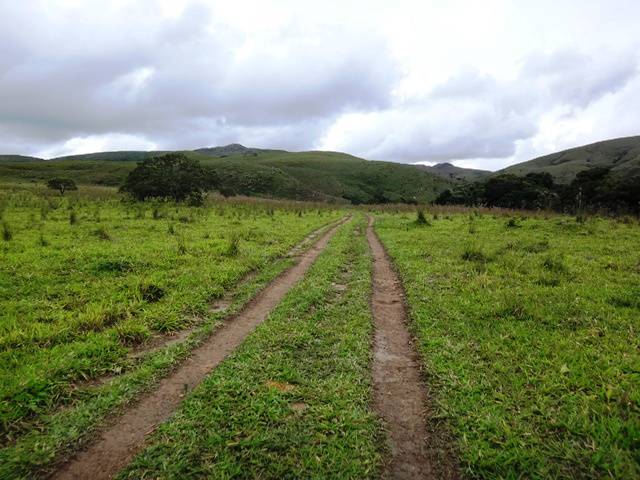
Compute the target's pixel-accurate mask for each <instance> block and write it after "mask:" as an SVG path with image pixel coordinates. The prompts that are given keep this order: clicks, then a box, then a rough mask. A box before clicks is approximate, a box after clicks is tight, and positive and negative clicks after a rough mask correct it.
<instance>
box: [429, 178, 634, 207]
mask: <svg viewBox="0 0 640 480" xmlns="http://www.w3.org/2000/svg"><path fill="white" fill-rule="evenodd" d="M435 203H436V204H440V205H466V206H487V207H502V208H518V209H526V210H539V209H544V210H556V211H560V212H566V213H580V212H597V211H606V212H607V213H620V214H624V213H632V214H635V215H640V176H635V177H628V178H627V177H620V176H618V175H615V174H613V172H612V171H611V169H610V168H604V167H595V168H591V169H589V170H583V171H581V172H579V173H578V174H577V175H576V177H575V178H574V179H573V181H572V182H571V183H569V184H558V183H555V182H554V180H553V176H551V174H549V173H529V174H527V175H525V176H517V175H513V174H503V175H498V176H495V177H491V178H489V179H487V180H484V181H479V182H476V183H466V184H461V185H459V186H457V187H455V188H453V189H450V190H445V191H444V192H442V193H441V194H440V195H439V196H438V198H437V199H436V201H435Z"/></svg>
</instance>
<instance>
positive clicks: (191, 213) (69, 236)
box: [0, 192, 342, 465]
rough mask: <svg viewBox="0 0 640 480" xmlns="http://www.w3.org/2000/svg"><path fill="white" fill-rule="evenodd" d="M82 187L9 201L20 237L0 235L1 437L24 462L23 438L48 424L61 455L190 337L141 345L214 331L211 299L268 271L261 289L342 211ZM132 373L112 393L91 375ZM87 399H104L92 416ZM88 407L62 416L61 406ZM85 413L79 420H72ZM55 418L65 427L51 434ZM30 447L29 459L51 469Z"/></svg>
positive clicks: (5, 210) (49, 443)
mask: <svg viewBox="0 0 640 480" xmlns="http://www.w3.org/2000/svg"><path fill="white" fill-rule="evenodd" d="M81 194H82V192H80V195H79V196H75V197H71V196H70V197H69V198H68V199H65V200H59V199H53V198H51V197H41V196H38V195H33V194H29V192H21V193H19V194H11V195H6V196H4V197H2V200H3V203H2V205H3V207H2V209H0V210H1V211H2V220H3V222H6V224H7V225H9V226H10V229H11V238H10V239H8V240H6V239H5V240H0V242H1V243H0V257H1V260H2V261H1V262H0V301H1V302H2V306H3V308H2V310H1V311H0V433H1V434H2V435H1V443H2V444H5V445H8V446H10V447H11V446H12V445H13V444H14V443H15V442H16V441H18V444H19V445H18V447H17V448H18V450H20V448H22V450H20V452H21V453H20V452H18V450H15V449H13V450H11V448H13V447H11V448H10V449H9V450H10V451H9V450H7V451H3V453H2V456H3V457H4V459H5V461H6V459H7V458H12V459H13V460H16V459H17V458H18V457H19V456H21V458H20V459H17V460H16V464H21V462H22V463H24V462H27V463H29V462H31V460H30V459H28V458H27V457H28V456H29V453H28V448H26V447H24V448H23V447H20V441H21V440H22V436H24V435H27V436H28V435H32V436H33V435H34V430H37V432H36V434H35V437H33V438H36V437H37V438H40V437H38V435H39V434H40V433H41V432H42V431H44V432H45V433H44V435H45V437H46V436H47V435H48V437H47V438H46V439H45V440H42V438H40V440H41V441H39V443H38V442H36V443H37V444H38V447H37V448H39V449H41V450H42V451H46V455H49V456H53V455H55V454H57V453H58V452H59V451H60V450H61V449H64V448H66V443H68V442H69V441H76V440H77V439H79V438H80V437H81V436H82V435H83V434H84V433H86V432H84V431H83V430H86V429H87V428H88V427H89V426H90V425H93V424H94V423H95V422H96V421H97V420H98V419H99V417H100V415H102V414H103V413H104V412H106V411H107V410H108V409H109V408H111V407H113V406H114V405H115V404H117V403H118V402H121V401H126V400H127V395H128V394H133V393H134V392H137V391H139V389H140V388H142V387H144V386H145V385H149V384H151V383H153V381H155V380H156V379H157V376H158V375H160V374H161V373H162V372H163V371H166V369H167V368H169V367H170V366H171V365H172V364H174V363H175V361H177V360H178V359H179V358H178V357H180V356H181V355H182V356H184V354H185V353H186V352H187V351H188V348H189V345H187V346H186V347H182V346H180V347H179V348H176V349H173V350H172V352H173V353H171V352H169V353H168V354H166V355H164V356H162V355H161V356H160V357H158V358H157V359H156V360H152V361H150V363H149V364H148V365H146V366H144V365H143V366H142V367H140V366H139V365H138V364H137V363H135V362H132V360H131V359H130V358H129V357H128V356H127V353H128V352H129V351H130V350H131V348H133V347H135V346H137V345H138V344H140V343H144V342H145V340H146V339H148V338H149V337H150V336H152V335H157V334H160V333H165V332H171V331H177V330H181V329H184V328H186V327H190V326H198V325H202V327H203V328H205V329H206V328H209V329H210V328H213V326H214V324H215V320H219V317H220V314H217V315H215V314H211V312H209V311H208V306H209V303H210V301H212V300H213V299H215V298H218V297H220V296H222V295H223V293H225V292H226V291H228V290H229V289H233V288H234V286H235V285H236V284H237V283H238V281H239V280H240V279H241V278H243V277H244V276H245V275H246V274H247V273H248V272H250V271H254V270H257V271H264V272H267V273H268V274H269V275H267V277H262V276H258V279H261V280H260V281H262V283H264V282H265V281H267V280H268V278H273V276H275V275H276V274H277V273H278V272H279V271H281V269H282V268H284V266H286V265H287V264H288V262H287V261H284V262H275V263H274V259H277V258H279V257H281V256H282V255H284V254H285V253H287V252H288V251H289V249H290V248H291V247H292V246H293V245H294V244H295V243H297V242H298V241H300V240H301V239H302V238H303V237H304V236H305V235H306V234H308V233H309V232H310V231H312V230H314V229H317V228H319V227H320V226H322V225H325V224H327V223H328V222H330V221H333V220H335V219H337V218H339V217H340V216H341V215H342V213H341V212H338V211H334V210H328V209H327V210H317V209H313V210H311V209H308V210H303V209H301V208H303V207H302V206H297V207H296V209H293V208H277V207H274V205H273V204H264V205H260V204H259V203H254V204H246V205H231V204H227V203H224V202H223V203H220V204H213V205H209V206H208V207H204V208H193V207H184V206H180V205H172V204H160V205H155V206H153V205H142V204H131V205H130V204H122V203H120V202H118V201H112V200H100V201H94V200H91V199H87V198H84V197H82V195H81ZM154 211H155V214H154ZM74 216H75V219H76V220H75V223H74V222H71V219H72V218H73V217H74ZM254 283H255V282H254ZM254 283H252V285H253V284H254ZM256 285H257V284H256ZM251 291H255V289H254V290H251ZM241 293H242V290H239V291H238V295H240V297H242V295H241ZM240 297H238V298H240ZM245 297H246V295H245ZM242 298H244V297H242ZM205 333H206V332H205ZM196 337H197V335H196V336H195V337H194V339H196V340H197V338H196ZM194 341H195V340H194ZM129 373H131V374H132V376H131V377H129V380H130V381H129V380H123V381H121V380H118V382H120V384H119V385H112V384H108V385H107V386H106V387H105V389H104V390H102V389H101V388H102V387H101V388H94V387H92V385H91V382H90V380H91V379H94V378H98V377H100V376H104V375H114V376H116V378H118V379H119V377H121V376H125V374H129ZM118 382H116V383H118ZM85 387H86V388H85ZM96 392H97V393H96ZM130 396H131V395H130ZM98 397H99V399H98V400H97V401H96V400H95V398H98ZM87 399H91V401H92V402H94V403H92V404H91V406H90V407H87V408H88V410H87V411H86V412H85V411H83V410H82V408H85V407H86V405H84V404H82V402H83V401H85V400H87ZM78 402H80V404H82V405H80V404H78ZM78 405H80V407H79V409H76V410H73V411H72V412H71V413H69V411H66V412H65V414H64V416H63V417H62V418H57V417H55V416H56V411H57V409H58V408H59V407H60V406H67V408H69V406H72V407H74V408H75V407H78ZM88 411H90V413H87V412H88ZM74 415H76V417H77V418H76V419H77V420H78V421H77V422H76V423H74V422H73V421H72V422H67V421H66V420H65V419H67V418H71V417H74ZM54 417H55V418H54ZM56 422H58V423H56ZM56 425H64V428H66V429H67V430H68V431H67V432H66V433H68V435H67V436H66V437H65V436H64V435H62V437H60V436H59V435H58V436H57V434H56V433H52V432H54V430H55V429H56V428H57V427H56ZM59 430H60V429H59ZM58 433H61V434H63V433H65V432H64V431H63V430H60V431H59V432H58ZM65 435H66V434H65ZM29 438H31V437H29ZM29 441H30V440H28V439H27V440H26V441H25V442H23V443H22V444H21V445H23V446H24V445H27V444H28V443H29ZM44 444H46V445H45V447H43V445H44ZM34 445H35V444H34ZM32 446H33V445H32ZM17 452H18V453H17ZM31 454H32V456H33V457H34V458H33V462H31V463H33V464H37V465H41V464H43V463H45V461H44V460H43V458H42V456H39V454H37V452H33V451H32V452H31ZM13 460H12V461H13ZM5 461H3V462H0V463H3V464H5V465H6V463H5Z"/></svg>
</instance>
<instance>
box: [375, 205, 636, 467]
mask: <svg viewBox="0 0 640 480" xmlns="http://www.w3.org/2000/svg"><path fill="white" fill-rule="evenodd" d="M376 228H377V231H378V233H379V235H380V237H381V239H382V241H383V242H384V243H385V245H386V247H387V249H388V252H389V254H390V255H391V256H392V258H393V260H394V262H395V263H396V266H397V268H398V270H399V273H400V275H401V277H402V280H403V283H404V287H405V290H406V293H407V302H408V307H409V310H410V315H411V322H412V328H413V331H414V334H415V336H416V337H417V339H418V341H419V347H420V351H421V353H422V355H423V359H424V363H425V371H426V372H427V382H428V384H429V385H430V386H431V388H432V389H433V391H434V395H435V398H436V410H437V414H436V415H435V417H434V418H435V419H436V420H437V421H438V422H439V423H440V424H441V425H445V426H446V427H447V428H448V429H449V433H450V434H451V435H452V437H453V438H454V443H455V444H456V447H457V449H458V452H459V456H460V459H461V462H462V464H463V469H464V470H465V471H466V474H467V475H468V476H469V477H472V478H521V477H522V476H524V477H527V478H604V477H607V478H638V476H640V339H639V338H640V337H639V336H638V333H639V329H640V323H639V321H638V318H639V315H640V250H639V249H638V245H640V227H639V226H638V223H637V221H636V220H633V219H617V220H616V219H602V218H577V219H576V218H574V217H566V216H549V217H545V216H543V215H530V216H528V217H527V216H508V215H504V214H503V215H493V214H490V213H489V214H488V213H486V212H485V213H480V212H467V213H458V214H450V213H448V212H447V211H440V213H438V212H437V211H436V213H435V214H433V215H430V214H427V215H425V218H424V222H421V223H417V222H416V215H415V213H400V214H384V215H382V218H380V219H379V221H378V223H377V225H376Z"/></svg>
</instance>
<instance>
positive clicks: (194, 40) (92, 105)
mask: <svg viewBox="0 0 640 480" xmlns="http://www.w3.org/2000/svg"><path fill="white" fill-rule="evenodd" d="M0 8H4V11H2V12H0V13H2V14H4V15H2V16H1V18H2V20H0V27H3V26H4V24H5V23H13V24H15V23H22V22H24V21H26V17H29V16H30V15H34V16H33V17H30V18H29V21H30V22H31V24H32V25H34V27H35V30H36V31H34V36H35V37H38V35H41V38H42V39H43V40H42V41H41V42H38V41H34V40H33V39H29V38H19V37H18V38H11V40H12V41H14V43H17V44H21V45H22V47H21V48H22V51H23V52H29V53H28V54H24V55H20V56H15V55H14V56H13V57H12V58H10V59H8V60H7V57H5V59H4V60H3V61H4V62H6V64H5V63H2V64H0V65H2V67H3V69H4V74H3V75H2V76H0V104H1V105H2V110H1V111H0V147H1V149H2V150H6V149H7V147H12V146H13V147H15V145H26V146H28V148H27V151H28V152H33V151H36V150H38V149H40V148H42V146H43V145H46V144H50V143H52V142H63V141H65V140H67V139H69V138H72V137H75V136H85V135H95V134H107V133H110V132H121V133H127V134H133V135H140V136H143V137H145V138H148V139H150V140H153V141H155V142H156V143H158V144H159V145H160V146H161V147H162V148H171V147H173V146H175V145H184V146H185V147H187V146H188V147H197V146H201V145H208V144H212V143H214V142H215V141H216V139H217V138H220V139H222V138H224V139H228V140H229V141H243V142H246V143H250V142H251V141H252V140H251V139H256V142H258V141H262V142H263V143H267V142H273V145H278V146H280V145H282V146H285V145H289V146H298V147H300V148H304V147H307V148H308V147H309V146H310V145H313V144H314V143H315V141H316V140H317V139H318V138H319V137H320V136H321V134H322V131H323V129H325V128H326V127H327V126H328V125H329V123H330V122H331V121H332V120H333V119H335V118H336V117H337V116H338V115H340V114H341V113H343V112H345V111H353V110H358V109H372V108H381V107H385V106H388V105H389V99H390V91H391V89H392V87H393V85H394V84H395V82H397V80H398V79H399V72H398V70H397V68H396V66H395V64H394V61H393V59H392V56H391V54H390V53H389V52H388V51H387V49H386V46H385V45H384V44H383V42H382V41H381V40H380V39H379V38H378V37H377V36H376V34H375V33H368V32H363V31H362V30H357V29H356V30H353V31H350V30H346V29H340V30H338V31H336V32H334V37H333V38H322V37H318V36H309V35H308V34H307V35H305V34H304V32H299V33H298V35H299V37H298V38H295V37H293V38H284V39H282V44H280V45H278V49H277V51H276V52H275V53H274V52H273V51H272V49H269V48H263V47H264V46H260V45H258V46H254V48H253V50H251V51H250V53H249V54H248V55H240V56H239V55H237V50H238V49H239V48H241V47H243V45H244V42H245V41H246V40H247V39H246V38H244V36H243V34H242V33H241V32H237V31H234V30H232V29H230V28H229V27H228V26H226V25H223V24H216V23H215V22H213V23H212V22H210V19H211V18H214V19H215V15H214V12H213V13H212V12H211V11H210V10H209V9H207V8H204V7H202V6H197V5H195V6H192V7H190V8H187V9H186V10H185V11H184V13H183V15H182V16H181V17H179V18H177V19H174V20H168V19H161V18H159V17H157V16H155V14H154V12H153V11H150V12H147V14H146V16H145V18H146V20H145V21H143V22H142V23H141V24H140V23H139V19H140V18H141V16H140V15H139V13H140V12H133V13H132V14H131V16H130V18H123V19H122V20H123V22H124V24H121V25H120V26H119V27H118V32H116V34H115V35H114V32H113V31H102V28H103V27H102V26H100V24H98V26H97V27H96V31H95V32H91V31H89V29H90V26H85V28H84V29H83V30H82V29H81V30H82V31H81V32H79V33H78V32H76V33H71V34H70V40H69V41H70V42H82V43H83V44H84V45H83V46H82V47H81V48H79V45H77V44H76V45H70V44H69V43H67V42H66V41H65V42H62V43H60V42H57V43H56V42H54V46H59V47H60V51H59V52H55V51H52V50H54V49H53V48H52V45H51V44H48V43H49V42H50V39H51V38H52V37H55V36H56V33H55V32H53V31H52V30H51V27H49V26H48V25H47V21H48V19H47V18H46V16H44V15H41V16H39V17H38V15H36V14H35V13H36V12H34V11H27V10H24V9H23V10H20V9H17V8H13V7H12V8H10V9H8V8H6V7H0ZM77 15H79V13H76V14H73V15H70V16H68V17H66V18H65V19H63V20H58V23H57V24H56V25H54V28H55V29H56V30H57V29H62V30H64V29H71V28H72V27H73V24H74V22H76V21H77V20H78V18H77ZM150 17H151V18H150ZM38 27H42V31H41V32H38V31H37V30H38ZM0 30H1V28H0ZM120 32H121V33H122V35H119V33H120ZM9 35H10V36H11V37H13V33H10V34H9ZM5 36H6V34H5ZM12 51H20V48H18V47H16V48H15V49H13V50H12ZM374 55H375V56H376V61H375V62H372V61H370V59H371V58H372V57H373V56H374ZM137 77H140V78H137ZM136 81H139V82H140V83H141V85H139V88H136ZM193 129H197V131H195V132H194V131H193ZM277 132H280V133H277ZM241 134H242V135H245V137H238V136H237V135H241ZM207 138H208V139H209V140H208V141H206V142H204V140H205V139H207ZM188 139H194V142H195V140H198V143H192V144H190V145H185V143H186V140H188ZM202 142H203V143H202ZM25 153H27V152H25Z"/></svg>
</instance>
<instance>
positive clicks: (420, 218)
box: [416, 210, 431, 226]
mask: <svg viewBox="0 0 640 480" xmlns="http://www.w3.org/2000/svg"><path fill="white" fill-rule="evenodd" d="M416 224H417V225H424V226H429V225H431V222H430V221H429V220H427V217H426V216H425V215H424V211H423V210H418V212H417V213H416Z"/></svg>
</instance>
